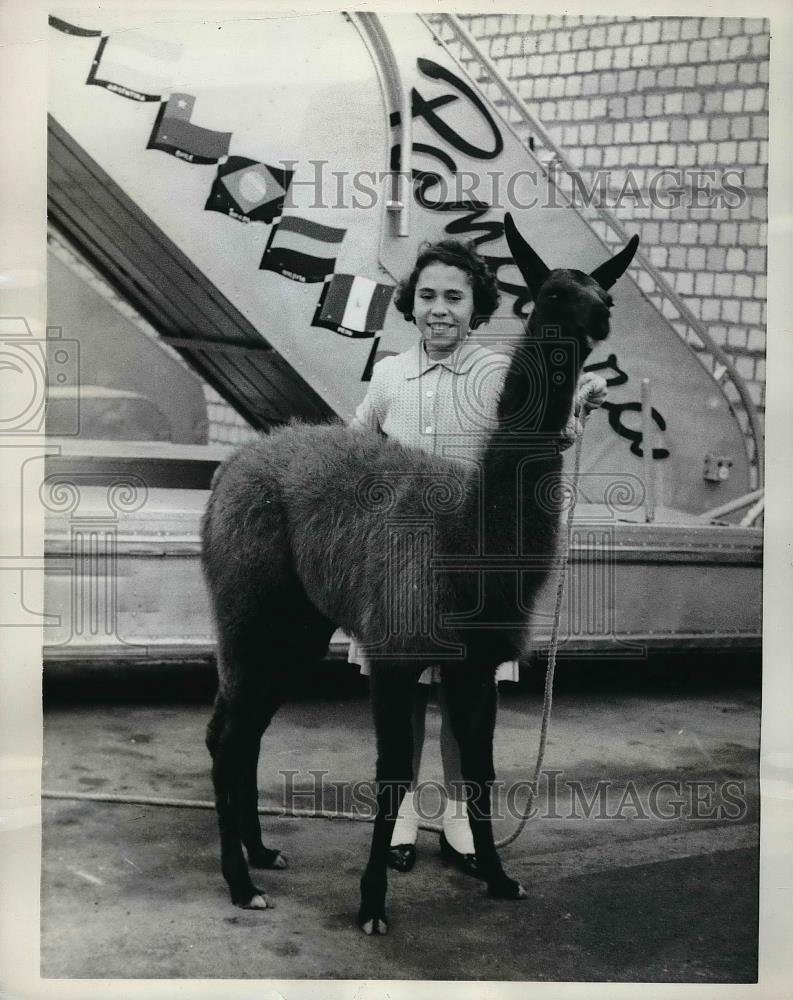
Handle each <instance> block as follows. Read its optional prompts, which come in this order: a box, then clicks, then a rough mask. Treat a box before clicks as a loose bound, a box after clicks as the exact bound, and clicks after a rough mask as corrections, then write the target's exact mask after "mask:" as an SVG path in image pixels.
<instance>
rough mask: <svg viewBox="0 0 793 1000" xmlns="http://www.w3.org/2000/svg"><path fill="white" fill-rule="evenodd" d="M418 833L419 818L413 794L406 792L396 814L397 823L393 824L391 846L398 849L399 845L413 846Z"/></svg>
mask: <svg viewBox="0 0 793 1000" xmlns="http://www.w3.org/2000/svg"><path fill="white" fill-rule="evenodd" d="M418 832H419V817H418V814H417V812H416V806H415V803H414V801H413V792H408V793H407V794H406V795H405V797H404V799H402V805H401V806H400V807H399V812H398V813H397V821H396V823H395V824H394V832H393V833H392V834H391V846H392V847H399V845H400V844H415V843H416V838H417V837H418Z"/></svg>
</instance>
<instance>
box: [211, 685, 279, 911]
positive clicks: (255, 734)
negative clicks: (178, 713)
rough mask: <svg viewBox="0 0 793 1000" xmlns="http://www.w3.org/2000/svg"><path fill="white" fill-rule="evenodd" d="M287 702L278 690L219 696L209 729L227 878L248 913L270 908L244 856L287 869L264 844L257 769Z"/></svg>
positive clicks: (237, 901)
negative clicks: (265, 739)
mask: <svg viewBox="0 0 793 1000" xmlns="http://www.w3.org/2000/svg"><path fill="white" fill-rule="evenodd" d="M282 701H283V696H282V692H281V690H280V688H279V686H277V685H275V684H270V685H268V686H267V690H264V689H263V687H261V686H259V685H255V686H253V687H252V686H251V685H250V684H248V685H246V686H245V690H244V691H242V690H237V689H235V688H231V690H230V691H226V692H225V693H220V694H219V695H218V697H217V699H216V702H215V712H214V715H213V717H212V720H211V721H210V724H209V727H208V730H207V746H208V747H209V751H210V753H211V755H212V781H213V784H214V788H215V807H216V809H217V816H218V828H219V831H220V853H221V868H222V871H223V877H224V878H225V880H226V883H227V884H228V886H229V890H230V892H231V899H232V902H233V903H234V904H235V905H236V906H241V907H243V908H246V909H266V908H267V906H268V905H271V904H269V903H268V900H267V898H266V897H265V895H264V893H263V892H262V890H261V889H259V888H258V887H257V886H255V885H254V884H253V882H252V881H251V878H250V873H249V871H248V864H247V863H246V861H245V856H244V854H243V851H242V846H243V844H244V845H245V848H246V851H247V852H248V859H249V861H250V863H251V864H252V865H253V866H254V867H285V863H286V862H285V859H283V861H281V862H279V861H278V859H279V858H282V857H283V856H282V855H281V853H280V851H277V850H275V849H273V848H266V847H264V845H263V844H262V841H261V827H260V825H259V817H258V793H257V787H256V770H257V763H258V758H259V746H260V742H261V737H262V733H263V732H264V730H265V729H266V728H267V725H268V724H269V722H270V721H271V719H272V717H273V715H274V714H275V712H276V711H277V709H278V707H279V705H280V704H281V702H282Z"/></svg>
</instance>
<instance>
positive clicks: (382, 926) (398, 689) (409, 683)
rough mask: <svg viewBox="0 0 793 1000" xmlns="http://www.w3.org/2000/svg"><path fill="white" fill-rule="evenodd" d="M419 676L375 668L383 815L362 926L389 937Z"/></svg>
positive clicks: (366, 879) (366, 878)
mask: <svg viewBox="0 0 793 1000" xmlns="http://www.w3.org/2000/svg"><path fill="white" fill-rule="evenodd" d="M421 669H422V668H420V667H419V668H418V671H417V670H415V669H411V668H409V667H407V666H406V665H399V664H396V665H395V664H374V665H373V667H372V676H371V692H372V711H373V715H374V724H375V731H376V733H377V771H376V782H377V815H376V816H375V821H374V831H373V833H372V843H371V847H370V850H369V860H368V862H367V865H366V870H365V871H364V873H363V876H362V877H361V906H360V909H359V911H358V926H359V927H360V928H361V930H362V931H363V932H364V934H387V933H388V922H387V920H386V914H385V898H386V891H387V889H388V874H387V871H388V869H387V860H388V848H389V846H390V844H391V836H392V834H393V832H394V824H395V822H396V816H397V812H398V810H399V806H400V805H401V803H402V799H403V798H404V796H405V793H406V792H407V791H408V789H409V788H410V784H411V782H412V780H413V727H412V711H411V709H412V703H413V698H414V695H415V689H416V682H417V680H418V675H419V673H420V672H421Z"/></svg>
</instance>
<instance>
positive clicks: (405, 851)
mask: <svg viewBox="0 0 793 1000" xmlns="http://www.w3.org/2000/svg"><path fill="white" fill-rule="evenodd" d="M415 863H416V845H415V844H397V845H396V846H395V847H389V848H388V867H389V868H393V869H394V871H395V872H409V871H411V870H412V869H413V865H415Z"/></svg>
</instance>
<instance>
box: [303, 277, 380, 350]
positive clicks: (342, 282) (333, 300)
mask: <svg viewBox="0 0 793 1000" xmlns="http://www.w3.org/2000/svg"><path fill="white" fill-rule="evenodd" d="M393 292H394V286H393V285H381V284H379V283H378V282H377V281H372V280H371V279H370V278H362V277H360V276H359V275H354V274H334V275H333V277H332V278H331V279H330V281H328V282H326V283H325V287H324V288H323V290H322V294H321V295H320V297H319V301H318V302H317V309H316V312H315V313H314V318H313V320H312V321H311V325H312V326H322V327H325V329H327V330H334V331H335V332H336V333H341V334H342V335H343V336H345V337H373V336H374V335H375V333H376V332H377V331H378V330H382V329H383V323H384V322H385V314H386V310H387V309H388V303H389V302H390V301H391V296H392V294H393Z"/></svg>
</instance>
